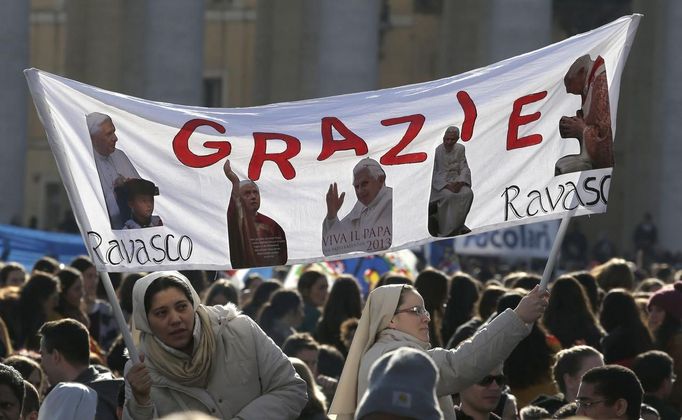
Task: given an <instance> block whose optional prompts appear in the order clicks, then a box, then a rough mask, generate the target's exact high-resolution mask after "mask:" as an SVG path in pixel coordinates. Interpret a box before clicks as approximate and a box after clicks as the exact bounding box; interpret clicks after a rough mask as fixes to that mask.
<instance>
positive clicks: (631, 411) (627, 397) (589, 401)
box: [575, 365, 644, 420]
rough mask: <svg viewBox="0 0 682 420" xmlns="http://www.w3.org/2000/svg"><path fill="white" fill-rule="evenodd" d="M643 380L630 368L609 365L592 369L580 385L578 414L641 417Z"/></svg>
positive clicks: (594, 416)
mask: <svg viewBox="0 0 682 420" xmlns="http://www.w3.org/2000/svg"><path fill="white" fill-rule="evenodd" d="M643 394H644V391H643V390H642V384H641V383H640V382H639V379H637V376H636V375H635V373H634V372H633V371H631V370H630V369H628V368H626V367H623V366H618V365H606V366H601V367H596V368H592V369H590V370H588V371H587V372H586V373H585V375H583V378H582V380H581V381H580V388H578V396H577V397H576V400H575V403H576V404H577V407H578V409H577V411H576V415H577V416H585V417H589V418H591V419H624V420H638V419H639V418H640V412H641V406H642V395H643Z"/></svg>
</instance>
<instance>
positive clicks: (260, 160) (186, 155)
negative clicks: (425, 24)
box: [173, 91, 547, 181]
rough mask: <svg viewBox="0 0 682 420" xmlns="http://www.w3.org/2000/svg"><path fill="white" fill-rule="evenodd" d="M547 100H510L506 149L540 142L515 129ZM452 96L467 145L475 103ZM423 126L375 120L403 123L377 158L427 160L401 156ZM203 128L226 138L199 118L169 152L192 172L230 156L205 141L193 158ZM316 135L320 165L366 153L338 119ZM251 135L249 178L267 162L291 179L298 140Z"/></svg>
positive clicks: (417, 117) (411, 120) (401, 120)
mask: <svg viewBox="0 0 682 420" xmlns="http://www.w3.org/2000/svg"><path fill="white" fill-rule="evenodd" d="M546 96H547V91H542V92H537V93H533V94H530V95H525V96H522V97H520V98H518V99H517V100H515V101H514V103H513V106H512V112H511V115H510V116H509V125H508V130H507V150H512V149H518V148H522V147H528V146H533V145H536V144H539V143H541V142H542V135H540V134H530V135H527V136H524V137H519V127H520V126H522V125H526V124H529V123H531V122H533V121H537V120H538V119H540V117H541V113H540V112H535V113H532V114H527V115H522V114H521V111H522V109H523V106H524V105H528V104H531V103H534V102H538V101H540V100H542V99H544V98H545V97H546ZM456 97H457V101H458V102H459V105H460V106H461V107H462V110H463V111H464V121H463V123H462V140H463V141H469V140H471V138H472V136H473V133H474V125H475V123H476V119H477V117H478V113H477V110H476V105H475V103H474V101H473V99H472V98H471V96H469V94H468V93H467V92H465V91H459V92H457V95H456ZM425 122H426V118H425V117H424V115H422V114H413V115H406V116H402V117H395V118H388V119H384V120H382V121H380V123H381V125H383V126H384V127H390V126H393V125H398V124H407V127H406V129H405V133H404V134H403V136H402V137H401V138H400V140H398V141H397V143H396V144H395V146H393V147H391V148H390V149H389V150H388V151H386V153H384V154H383V155H382V156H381V158H380V159H379V161H380V162H381V164H382V165H406V164H412V163H421V162H424V161H426V158H427V156H428V155H427V153H426V152H424V151H417V152H412V153H403V154H401V152H403V150H405V148H406V147H407V146H409V145H410V143H411V142H412V141H413V140H414V139H415V138H416V137H417V136H418V135H419V133H420V132H421V130H422V128H423V127H424V123H425ZM202 126H209V127H211V128H212V129H214V130H215V131H216V132H217V133H219V134H225V133H226V131H227V130H226V129H225V127H224V126H223V125H222V124H220V123H218V122H215V121H210V120H205V119H200V118H197V119H193V120H190V121H188V122H187V123H185V125H183V126H182V128H181V129H180V131H179V132H178V134H177V135H176V136H175V138H174V139H173V152H174V153H175V156H176V157H177V158H178V160H179V161H180V162H181V163H182V164H184V165H186V166H189V167H191V168H204V167H206V166H210V165H213V164H215V163H217V162H218V161H220V160H221V159H223V158H226V157H228V156H229V155H230V153H231V152H232V145H231V144H230V142H229V141H228V140H227V139H225V140H222V141H206V142H204V143H203V146H204V147H205V148H207V149H214V150H215V152H213V153H209V154H205V155H198V154H195V153H194V152H192V150H190V147H189V140H190V138H191V137H192V135H193V134H194V132H195V131H196V130H197V129H198V128H199V127H202ZM332 129H334V130H336V132H337V133H339V134H340V135H341V136H342V138H340V139H335V138H334V136H333V134H332ZM320 134H321V137H322V147H321V150H320V154H319V155H318V156H317V160H318V161H325V160H327V159H329V158H330V157H332V156H333V155H334V154H335V153H337V152H348V151H352V152H354V153H355V155H356V156H364V155H367V154H368V153H369V149H368V146H367V143H366V142H365V140H364V139H362V137H360V136H359V135H357V134H356V133H354V132H353V131H352V130H351V129H350V128H348V127H347V126H346V125H345V124H344V123H343V122H342V121H341V120H340V119H339V118H336V117H331V116H330V117H324V118H322V120H321V121H320ZM252 135H253V140H254V147H253V154H252V155H251V160H250V161H249V169H248V177H249V178H250V179H252V180H254V181H256V180H258V179H259V178H260V175H261V170H262V168H263V165H264V164H265V162H267V161H270V162H273V163H274V164H275V165H277V168H278V169H279V171H280V172H281V174H282V176H283V177H284V179H288V180H289V179H293V178H294V177H295V176H296V169H295V167H294V166H293V165H292V163H291V159H293V158H294V157H296V156H297V155H298V154H299V153H300V152H301V141H300V140H299V139H298V138H296V137H294V136H291V135H288V134H284V133H264V132H254V133H253V134H252ZM272 141H283V142H284V143H285V149H284V151H282V152H279V153H272V152H268V151H267V145H268V143H269V142H272Z"/></svg>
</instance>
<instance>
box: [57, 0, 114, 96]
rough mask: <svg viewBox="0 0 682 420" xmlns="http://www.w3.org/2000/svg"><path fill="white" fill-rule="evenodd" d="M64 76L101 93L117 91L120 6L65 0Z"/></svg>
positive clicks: (102, 1) (94, 0)
mask: <svg viewBox="0 0 682 420" xmlns="http://www.w3.org/2000/svg"><path fill="white" fill-rule="evenodd" d="M65 10H66V15H67V31H66V47H65V54H66V58H65V66H66V76H67V77H69V78H72V79H75V80H78V81H80V82H84V83H88V84H91V85H95V86H97V87H101V88H104V89H109V90H114V91H119V90H121V86H122V85H121V81H122V77H121V71H122V69H123V68H124V62H123V60H122V54H121V38H122V33H124V30H123V29H122V25H121V14H122V6H121V3H120V2H117V1H109V0H69V1H67V2H66V3H65Z"/></svg>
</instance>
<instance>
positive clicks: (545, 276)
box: [540, 211, 575, 290]
mask: <svg viewBox="0 0 682 420" xmlns="http://www.w3.org/2000/svg"><path fill="white" fill-rule="evenodd" d="M574 213H575V212H574V211H571V212H569V213H567V214H566V215H565V216H564V217H563V218H562V219H561V224H560V225H559V230H558V231H557V233H556V237H555V238H554V243H553V244H552V250H551V251H550V253H549V257H548V258H547V264H545V271H544V272H543V273H542V280H541V281H540V288H541V289H545V290H547V285H548V284H549V277H550V276H551V275H552V272H553V271H554V264H555V263H556V259H557V257H558V256H559V250H560V249H561V244H562V243H563V242H564V235H565V234H566V229H568V224H569V223H570V221H571V217H572V216H573V214H574Z"/></svg>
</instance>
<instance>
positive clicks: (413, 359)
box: [355, 347, 443, 420]
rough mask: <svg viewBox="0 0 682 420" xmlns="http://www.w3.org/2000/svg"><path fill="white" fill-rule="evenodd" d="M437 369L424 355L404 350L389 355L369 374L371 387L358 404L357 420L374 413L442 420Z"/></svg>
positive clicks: (383, 357)
mask: <svg viewBox="0 0 682 420" xmlns="http://www.w3.org/2000/svg"><path fill="white" fill-rule="evenodd" d="M437 382H438V367H437V366H436V364H435V363H434V362H433V360H431V358H429V356H427V355H426V354H425V353H424V352H421V351H419V350H415V349H411V348H409V347H405V348H401V349H398V350H396V351H393V352H390V353H387V354H385V355H383V356H381V357H380V358H379V360H377V361H376V363H374V365H373V366H372V368H371V369H370V372H369V386H368V387H367V391H365V395H364V396H363V397H362V400H361V401H360V404H359V405H358V411H357V412H356V413H355V418H356V420H369V419H370V418H371V417H372V416H371V414H374V415H378V414H384V415H386V414H392V415H395V416H402V417H406V418H414V419H421V420H439V419H442V418H443V413H442V412H441V411H440V408H439V407H438V398H437V397H436V383H437Z"/></svg>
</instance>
